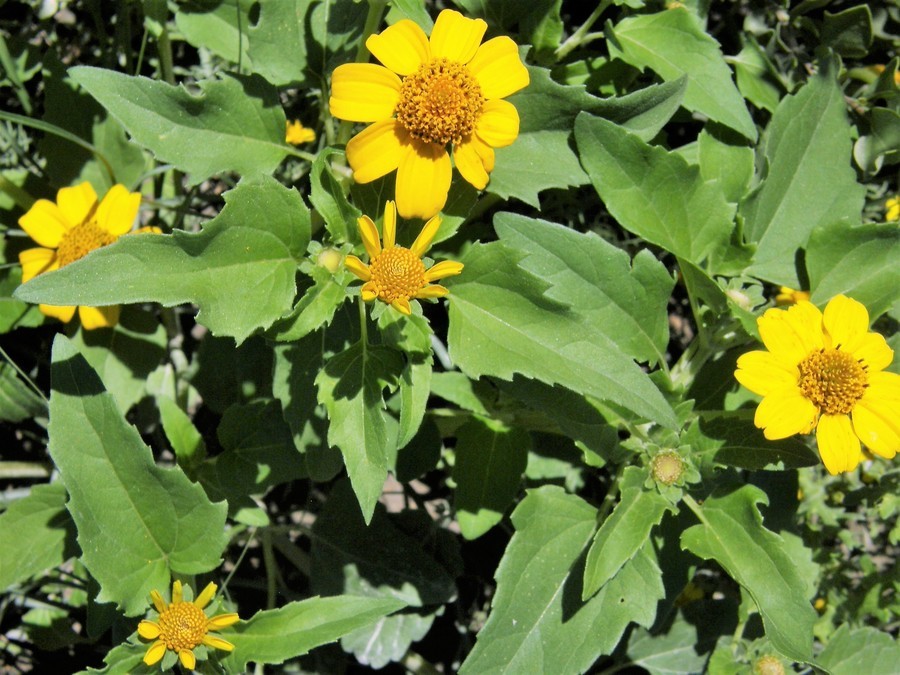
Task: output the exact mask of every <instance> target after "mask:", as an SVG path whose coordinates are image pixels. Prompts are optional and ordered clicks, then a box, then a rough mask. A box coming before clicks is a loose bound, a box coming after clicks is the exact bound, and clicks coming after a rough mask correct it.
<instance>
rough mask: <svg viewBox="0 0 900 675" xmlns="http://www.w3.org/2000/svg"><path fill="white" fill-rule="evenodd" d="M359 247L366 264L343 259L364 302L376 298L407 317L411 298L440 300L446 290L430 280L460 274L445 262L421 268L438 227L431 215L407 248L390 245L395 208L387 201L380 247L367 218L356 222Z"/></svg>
mask: <svg viewBox="0 0 900 675" xmlns="http://www.w3.org/2000/svg"><path fill="white" fill-rule="evenodd" d="M357 222H358V223H359V233H360V235H361V236H362V240H363V245H364V246H365V247H366V252H367V253H368V254H369V264H368V265H366V264H365V263H364V262H363V261H362V260H360V259H359V258H357V257H356V256H355V255H348V256H347V257H346V258H345V260H344V265H346V267H347V269H349V270H350V271H351V272H353V273H354V274H355V275H356V276H358V277H359V278H360V279H362V280H363V281H365V282H366V283H364V284H363V285H362V288H361V289H360V293H361V294H362V299H363V300H365V301H366V302H369V301H371V300H375V299H376V298H378V299H379V300H381V301H382V302H384V303H387V304H389V305H391V306H392V307H394V308H395V309H397V310H398V311H400V312H403V313H404V314H407V315H408V314H410V311H411V310H410V306H409V301H410V300H411V299H412V298H442V297H444V296H445V295H447V294H448V293H449V292H450V291H448V290H447V289H446V288H444V287H443V286H441V285H439V284H432V283H431V282H432V281H437V280H438V279H443V278H445V277H451V276H454V275H456V274H459V273H460V272H462V268H463V266H462V263H458V262H454V261H452V260H445V261H443V262H439V263H437V264H436V265H433V266H432V267H430V268H429V269H427V270H426V269H425V264H424V263H423V262H422V256H423V255H424V254H425V252H426V251H427V250H428V248H429V247H430V246H431V240H432V239H434V235H435V234H437V231H438V228H439V227H440V226H441V219H440V217H438V216H434V217H433V218H432V219H431V220H429V221H428V222H427V223H425V227H423V228H422V231H421V232H420V233H419V236H418V237H416V240H415V241H414V242H413V245H412V246H411V247H410V248H403V247H402V246H397V245H396V244H395V243H394V240H395V238H396V233H397V207H396V205H395V204H394V202H392V201H389V202H387V204H385V207H384V228H383V229H384V238H383V241H384V245H383V246H382V244H381V242H379V240H378V229H377V228H376V227H375V223H373V222H372V219H371V218H369V217H368V216H363V217H362V218H360V219H359V220H358V221H357Z"/></svg>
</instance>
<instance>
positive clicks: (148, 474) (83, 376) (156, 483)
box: [49, 335, 228, 616]
mask: <svg viewBox="0 0 900 675" xmlns="http://www.w3.org/2000/svg"><path fill="white" fill-rule="evenodd" d="M51 382H52V393H51V396H50V426H49V434H50V444H49V450H50V455H51V457H52V458H53V461H54V463H55V464H56V466H57V468H58V469H59V473H60V476H61V477H62V480H63V483H64V484H65V486H66V488H67V489H68V491H69V502H68V505H67V506H68V509H69V512H70V513H71V514H72V519H73V520H74V521H75V525H76V527H77V528H78V542H79V544H80V545H81V549H82V551H83V553H82V558H81V559H82V561H83V562H84V564H85V567H87V568H88V570H89V571H90V572H91V575H92V576H93V577H94V578H95V579H97V581H98V582H99V583H100V586H101V591H100V594H99V595H98V597H97V600H98V601H99V602H110V601H112V602H116V603H117V604H118V605H119V607H121V608H122V609H123V611H124V612H125V614H126V616H135V615H138V614H142V613H144V612H145V611H146V609H147V604H148V600H147V597H148V594H149V592H150V591H151V590H152V589H161V588H166V587H168V585H169V581H170V576H169V575H170V572H175V573H178V574H201V573H203V572H207V571H209V570H211V569H213V568H215V567H216V566H218V564H219V562H220V560H221V558H220V556H221V553H222V551H223V550H224V548H225V546H226V545H227V543H228V535H227V533H226V532H225V512H226V507H225V504H222V503H220V504H213V503H211V502H210V501H209V499H208V498H207V497H206V494H204V492H203V489H202V488H201V487H200V486H199V485H197V484H195V483H191V482H190V481H189V480H188V478H187V477H186V476H185V475H184V474H183V473H182V472H181V470H180V469H161V468H159V467H157V466H156V464H155V463H154V461H153V456H152V454H151V452H150V449H149V448H148V447H147V446H145V445H144V443H143V442H142V441H141V437H140V435H139V434H138V432H137V430H136V429H135V428H134V427H132V426H131V425H129V424H128V423H127V422H126V421H125V419H124V418H123V417H122V413H121V412H120V411H119V409H118V407H117V406H116V403H115V401H114V400H113V398H112V396H111V395H110V394H108V393H107V392H106V391H104V389H103V385H102V383H101V382H100V380H99V379H98V378H97V375H96V373H94V371H93V370H91V368H90V366H88V364H87V362H86V361H85V360H84V357H83V356H81V355H80V354H79V353H78V351H77V350H76V349H75V347H74V346H73V345H72V343H71V342H69V341H68V340H67V339H66V338H65V337H63V336H62V335H58V336H57V337H56V340H55V341H54V343H53V365H52V370H51ZM98 486H102V489H98Z"/></svg>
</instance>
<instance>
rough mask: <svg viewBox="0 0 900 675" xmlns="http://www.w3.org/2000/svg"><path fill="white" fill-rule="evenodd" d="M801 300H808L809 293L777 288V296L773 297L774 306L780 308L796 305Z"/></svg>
mask: <svg viewBox="0 0 900 675" xmlns="http://www.w3.org/2000/svg"><path fill="white" fill-rule="evenodd" d="M801 300H809V291H797V290H794V289H793V288H790V287H788V286H779V287H778V295H776V296H775V304H776V305H779V306H780V307H786V306H788V305H796V304H797V303H798V302H800V301H801Z"/></svg>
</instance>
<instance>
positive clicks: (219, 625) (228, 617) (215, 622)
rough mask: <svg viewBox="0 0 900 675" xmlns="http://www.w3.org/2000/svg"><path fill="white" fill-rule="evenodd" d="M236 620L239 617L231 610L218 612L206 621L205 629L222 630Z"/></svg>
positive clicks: (238, 619)
mask: <svg viewBox="0 0 900 675" xmlns="http://www.w3.org/2000/svg"><path fill="white" fill-rule="evenodd" d="M238 621H240V617H238V615H237V614H235V613H233V612H231V613H229V614H218V615H216V616H214V617H213V618H211V619H210V620H209V621H207V622H206V628H207V630H222V629H223V628H228V626H232V625H234V624H236V623H237V622H238Z"/></svg>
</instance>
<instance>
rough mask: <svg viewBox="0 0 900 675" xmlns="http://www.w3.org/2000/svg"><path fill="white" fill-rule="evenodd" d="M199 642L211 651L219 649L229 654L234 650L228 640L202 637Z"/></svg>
mask: <svg viewBox="0 0 900 675" xmlns="http://www.w3.org/2000/svg"><path fill="white" fill-rule="evenodd" d="M201 642H203V644H205V645H206V646H207V647H212V648H213V649H221V650H222V651H225V652H230V651H232V650H233V649H234V645H233V644H231V643H230V642H229V641H228V640H223V639H222V638H220V637H217V636H215V635H204V636H203V640H201Z"/></svg>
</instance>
